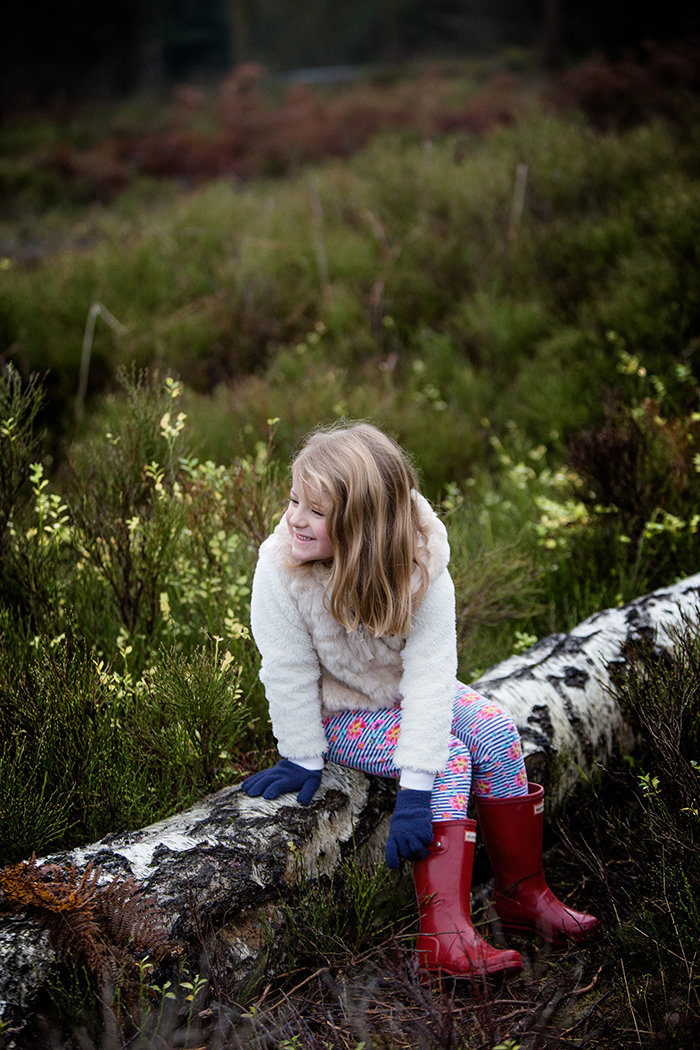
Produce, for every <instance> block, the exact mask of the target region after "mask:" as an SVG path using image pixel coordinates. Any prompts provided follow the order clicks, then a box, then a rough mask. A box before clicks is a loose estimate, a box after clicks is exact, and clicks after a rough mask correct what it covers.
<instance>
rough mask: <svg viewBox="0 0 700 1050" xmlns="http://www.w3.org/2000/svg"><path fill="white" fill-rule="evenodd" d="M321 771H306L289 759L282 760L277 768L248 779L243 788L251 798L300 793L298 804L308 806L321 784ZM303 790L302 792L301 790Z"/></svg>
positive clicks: (264, 770)
mask: <svg viewBox="0 0 700 1050" xmlns="http://www.w3.org/2000/svg"><path fill="white" fill-rule="evenodd" d="M322 772H323V770H321V769H304V767H303V766H298V765H297V764H296V762H290V760H289V759H288V758H281V759H280V761H279V762H278V763H277V765H275V766H271V767H270V768H269V769H263V770H261V771H260V772H259V773H253V775H252V776H250V777H247V778H246V779H245V780H244V781H243V783H242V785H241V787H242V788H243V790H244V791H245V793H246V795H250V797H251V798H258V797H259V796H260V795H262V797H263V798H278V797H279V796H280V795H284V794H286V792H287V791H298V792H299V794H298V795H297V802H301V804H302V805H303V806H308V804H309V802H310V801H311V799H312V798H313V797H314V795H315V794H316V792H317V790H318V787H319V784H320V783H321V773H322ZM300 789H301V790H300Z"/></svg>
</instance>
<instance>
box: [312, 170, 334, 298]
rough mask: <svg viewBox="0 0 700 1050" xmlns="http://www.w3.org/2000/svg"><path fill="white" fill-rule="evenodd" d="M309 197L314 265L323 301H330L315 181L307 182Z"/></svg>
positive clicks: (326, 263)
mask: <svg viewBox="0 0 700 1050" xmlns="http://www.w3.org/2000/svg"><path fill="white" fill-rule="evenodd" d="M309 197H310V198H311V213H312V215H313V220H314V251H315V252H316V265H317V266H318V275H319V280H320V282H321V290H322V291H323V297H324V299H330V298H331V297H332V295H333V289H332V288H331V282H330V278H329V276H328V260H327V258H326V248H325V245H324V243H323V208H322V206H321V195H320V193H319V192H318V182H317V181H316V179H310V181H309Z"/></svg>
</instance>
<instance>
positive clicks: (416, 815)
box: [385, 788, 433, 868]
mask: <svg viewBox="0 0 700 1050" xmlns="http://www.w3.org/2000/svg"><path fill="white" fill-rule="evenodd" d="M430 797H431V792H430V791H416V790H415V789H414V788H404V789H403V790H402V791H399V793H398V795H397V798H396V806H395V808H394V812H393V814H392V817H391V824H390V825H389V837H388V838H387V840H386V851H385V852H386V863H387V867H389V868H398V866H399V862H400V859H401V857H403V858H404V860H423V859H424V858H425V857H427V856H428V847H429V846H430V843H431V842H432V841H433V819H432V813H431V812H430Z"/></svg>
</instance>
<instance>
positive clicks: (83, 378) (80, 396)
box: [75, 302, 128, 423]
mask: <svg viewBox="0 0 700 1050" xmlns="http://www.w3.org/2000/svg"><path fill="white" fill-rule="evenodd" d="M98 317H102V318H104V320H105V322H106V323H107V324H108V325H109V327H110V328H111V329H112V331H113V332H116V333H117V335H126V333H127V331H128V329H127V328H125V327H124V325H123V324H122V323H121V321H118V320H117V319H116V317H115V316H114V314H112V313H110V312H109V310H108V309H107V307H106V306H103V305H102V303H98V302H95V303H93V304H92V306H91V307H90V309H89V310H88V315H87V320H86V322H85V331H84V333H83V349H82V353H81V355H80V378H79V380H78V393H77V394H76V397H75V421H76V423H79V422H80V420H81V419H82V418H83V407H84V405H85V395H86V394H87V382H88V372H89V371H90V354H91V353H92V341H93V339H94V337H95V324H96V322H97V318H98Z"/></svg>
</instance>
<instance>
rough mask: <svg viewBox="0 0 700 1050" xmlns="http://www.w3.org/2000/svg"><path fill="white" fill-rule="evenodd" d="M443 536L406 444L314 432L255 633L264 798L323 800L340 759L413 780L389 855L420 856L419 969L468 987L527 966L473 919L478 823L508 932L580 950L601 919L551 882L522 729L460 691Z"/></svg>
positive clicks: (256, 790)
mask: <svg viewBox="0 0 700 1050" xmlns="http://www.w3.org/2000/svg"><path fill="white" fill-rule="evenodd" d="M448 560H449V546H448V542H447V534H446V530H445V527H444V525H443V524H442V522H441V521H440V520H439V519H438V518H437V516H436V515H435V513H434V512H433V511H432V509H431V508H430V506H429V504H428V503H427V501H426V500H425V499H424V498H423V496H421V495H420V494H419V492H418V484H417V480H416V476H415V473H414V471H413V468H412V467H411V465H410V463H409V462H408V460H407V459H406V457H405V455H404V454H403V452H402V451H401V449H400V448H399V447H398V446H397V445H396V444H395V443H394V442H393V441H392V440H391V439H390V438H388V437H387V436H386V435H385V434H384V433H383V432H382V431H380V430H378V429H377V428H376V427H373V426H370V425H368V424H365V423H360V424H355V425H352V426H348V427H343V428H340V427H338V428H333V429H329V430H325V431H320V432H318V433H315V434H313V435H312V436H311V437H310V438H309V440H308V441H307V443H306V445H305V447H304V448H303V449H302V451H301V452H300V453H299V454H298V456H297V457H296V459H295V461H294V463H293V465H292V486H291V492H290V497H289V507H288V509H287V512H286V515H285V517H284V519H283V520H282V521H281V522H280V524H279V525H278V526H277V528H276V529H275V530H274V532H273V533H272V535H271V536H269V537H268V539H267V540H266V541H265V542H264V543H263V544H262V546H261V548H260V556H259V560H258V565H257V568H256V572H255V578H254V581H253V593H252V601H251V625H252V631H253V636H254V638H255V642H256V644H257V646H258V648H259V650H260V653H261V656H262V666H261V670H260V678H261V681H262V683H263V685H264V687H265V693H266V696H267V700H268V703H269V707H270V716H271V720H272V728H273V732H274V734H275V738H276V740H277V742H278V747H279V752H280V754H281V755H282V756H283V757H282V759H281V760H280V761H279V762H278V763H277V764H276V765H275V766H273V767H272V768H270V769H265V770H263V771H262V772H260V773H255V774H254V775H253V776H251V777H249V778H248V779H247V780H245V781H244V783H243V788H244V790H245V791H246V792H247V794H248V795H251V796H259V795H262V796H263V797H264V798H267V799H273V798H277V797H278V796H279V795H281V794H283V793H284V792H289V791H293V792H297V793H298V794H297V798H298V800H299V802H301V803H303V804H308V803H309V802H310V801H311V799H312V798H313V796H314V794H315V792H316V790H317V788H318V786H319V784H320V782H321V773H322V769H323V766H324V762H325V761H331V762H339V763H341V764H342V765H347V766H352V767H354V768H355V769H361V770H364V771H365V772H367V773H374V774H377V775H379V776H383V777H393V778H396V779H398V781H399V791H398V792H397V799H396V807H395V809H394V813H393V815H392V817H391V823H390V829H389V835H388V839H387V843H386V862H387V864H388V866H389V867H390V868H397V867H398V866H399V862H400V859H401V858H404V859H406V860H410V861H413V871H414V878H415V885H416V893H417V897H418V902H419V913H420V932H419V935H418V942H417V945H416V950H417V952H418V953H419V958H420V961H421V964H422V965H423V966H424V967H425V968H427V969H429V970H439V971H442V972H445V973H448V974H452V975H455V976H468V975H473V974H483V973H496V972H500V971H513V970H519V969H521V967H522V960H521V957H520V955H519V954H518V952H516V951H512V950H497V949H495V948H493V947H491V946H490V945H488V944H487V943H486V942H485V941H484V940H482V938H481V937H480V936H479V934H478V933H477V932H476V930H475V929H474V927H473V925H472V921H471V916H470V888H471V876H472V861H473V856H474V842H475V837H476V822H475V821H474V820H470V819H468V818H467V805H468V801H469V796H470V791H471V789H472V786H473V789H474V795H475V801H476V810H477V814H478V817H479V820H480V822H481V830H482V833H483V837H484V840H485V842H486V847H487V850H488V853H489V857H490V859H491V863H492V866H493V868H494V873H495V883H496V899H495V906H496V911H497V913H498V916H499V918H500V920H501V923H502V924H503V926H504V928H507V929H514V930H520V931H530V932H535V933H538V934H539V935H541V936H542V937H544V938H545V940H547V941H549V942H550V943H555V944H557V943H562V942H565V941H566V940H568V939H574V940H581V939H582V938H584V937H586V936H587V935H589V934H591V933H592V932H594V930H595V928H596V927H597V925H598V921H597V919H595V918H593V916H591V915H585V914H582V913H580V912H575V911H572V910H571V909H570V908H566V907H565V906H564V905H563V904H562V903H561V902H560V901H558V900H557V898H556V897H555V896H554V894H553V893H552V891H551V890H550V889H549V887H548V886H547V883H546V882H545V879H544V875H543V872H542V811H543V802H542V795H543V792H542V788H541V787H538V786H537V785H535V784H529V785H528V782H527V774H526V772H525V766H524V764H523V757H522V751H521V747H520V740H519V737H518V733H517V730H516V728H515V726H514V725H513V722H512V720H511V719H510V718H509V717H508V716H507V715H506V714H505V713H504V712H503V711H502V710H501V709H500V708H499V707H498V706H497V705H496V704H492V703H490V702H489V701H488V700H485V699H484V698H483V697H481V696H479V695H478V694H477V693H475V692H474V691H473V690H471V689H469V688H468V687H467V686H464V685H461V684H460V683H459V682H458V681H457V680H456V673H457V643H456V628H455V596H454V587H453V584H452V580H451V578H450V575H449V572H448V569H447V563H448Z"/></svg>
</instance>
